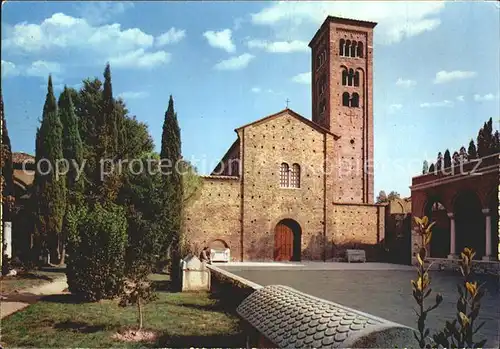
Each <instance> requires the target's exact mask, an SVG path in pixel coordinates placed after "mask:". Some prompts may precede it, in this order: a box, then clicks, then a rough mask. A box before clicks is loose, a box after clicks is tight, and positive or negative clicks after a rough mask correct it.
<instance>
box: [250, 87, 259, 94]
mask: <svg viewBox="0 0 500 349" xmlns="http://www.w3.org/2000/svg"><path fill="white" fill-rule="evenodd" d="M251 91H252V92H253V93H260V92H261V91H262V90H261V88H260V87H252V89H251Z"/></svg>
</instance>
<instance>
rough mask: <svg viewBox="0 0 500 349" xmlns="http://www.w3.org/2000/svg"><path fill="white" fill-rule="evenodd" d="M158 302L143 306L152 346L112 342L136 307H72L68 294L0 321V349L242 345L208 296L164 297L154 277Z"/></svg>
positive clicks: (233, 324)
mask: <svg viewBox="0 0 500 349" xmlns="http://www.w3.org/2000/svg"><path fill="white" fill-rule="evenodd" d="M152 279H153V280H154V283H155V286H156V287H157V290H158V292H157V294H158V299H157V300H156V301H154V302H152V303H150V304H148V305H146V307H145V311H144V329H145V330H153V331H155V332H157V333H158V339H157V340H156V342H154V343H125V342H120V341H118V340H116V339H113V338H112V336H113V335H114V334H115V333H116V332H117V331H119V330H123V329H127V328H131V327H135V326H136V324H137V308H136V307H127V308H122V307H119V306H118V302H117V301H111V300H105V301H101V302H97V303H77V302H75V300H74V299H73V297H72V296H71V295H69V294H64V295H59V296H50V297H47V298H45V299H44V300H42V301H40V302H38V303H36V304H33V305H31V306H29V307H28V308H26V309H25V310H23V311H21V312H18V313H16V314H13V315H11V316H9V317H7V318H6V319H4V320H2V338H1V343H2V345H3V347H38V348H47V347H62V346H64V347H79V348H82V347H85V348H98V347H100V348H103V347H106V348H108V347H127V348H139V347H145V346H147V347H188V348H189V347H244V346H245V341H244V337H243V335H242V333H241V331H240V329H239V322H238V319H237V318H236V316H234V315H232V314H229V313H226V312H224V310H223V309H222V308H221V307H220V306H219V305H218V304H217V303H216V302H215V300H213V299H211V298H210V295H209V293H170V292H168V291H166V289H167V286H168V277H167V276H165V275H154V276H153V277H152Z"/></svg>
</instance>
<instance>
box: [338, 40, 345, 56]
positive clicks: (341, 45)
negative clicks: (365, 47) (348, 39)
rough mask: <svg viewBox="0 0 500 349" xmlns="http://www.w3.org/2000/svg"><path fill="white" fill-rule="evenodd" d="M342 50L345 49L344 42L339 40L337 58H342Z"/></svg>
mask: <svg viewBox="0 0 500 349" xmlns="http://www.w3.org/2000/svg"><path fill="white" fill-rule="evenodd" d="M344 49H345V40H344V39H340V42H339V56H343V55H344Z"/></svg>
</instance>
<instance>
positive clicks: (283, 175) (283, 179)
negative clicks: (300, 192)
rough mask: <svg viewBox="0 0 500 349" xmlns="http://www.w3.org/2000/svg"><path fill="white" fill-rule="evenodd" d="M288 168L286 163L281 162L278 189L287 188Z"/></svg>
mask: <svg viewBox="0 0 500 349" xmlns="http://www.w3.org/2000/svg"><path fill="white" fill-rule="evenodd" d="M289 170H290V168H289V167H288V164H287V163H286V162H283V163H282V164H281V166H280V187H282V188H287V187H288V186H289V183H290V181H289V172H290V171H289Z"/></svg>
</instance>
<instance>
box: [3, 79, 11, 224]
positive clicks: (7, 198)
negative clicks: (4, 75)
mask: <svg viewBox="0 0 500 349" xmlns="http://www.w3.org/2000/svg"><path fill="white" fill-rule="evenodd" d="M0 122H1V123H2V126H1V128H2V147H1V155H0V156H1V161H2V166H1V168H2V175H1V181H2V182H1V183H2V185H1V190H2V210H3V212H2V217H3V219H4V221H5V220H10V219H11V217H10V213H11V210H12V206H13V199H14V196H13V195H14V182H13V178H12V172H13V169H12V147H11V144H10V137H9V133H8V131H7V122H6V121H5V114H4V107H3V95H2V90H1V89H0Z"/></svg>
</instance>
